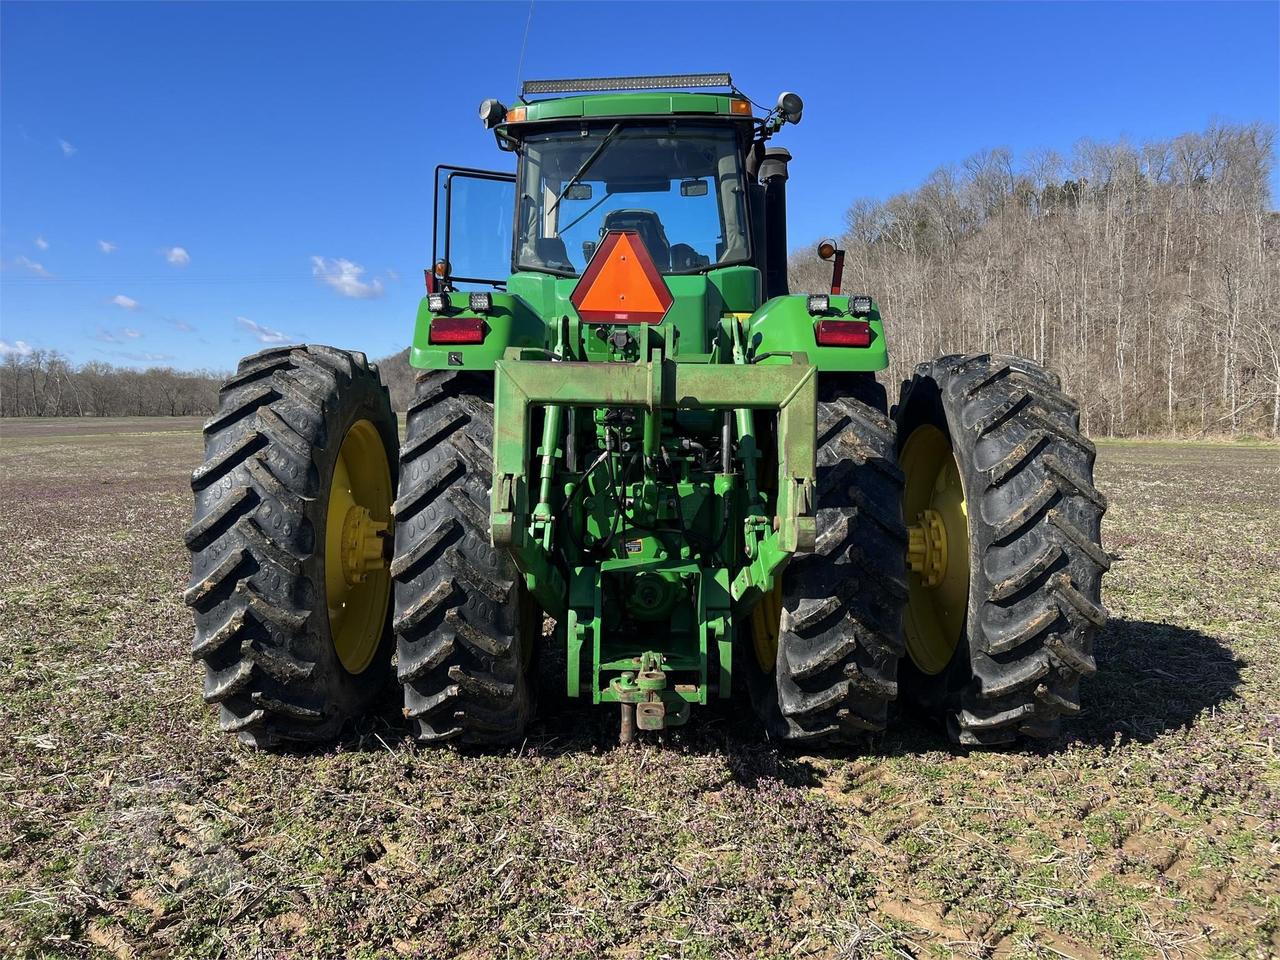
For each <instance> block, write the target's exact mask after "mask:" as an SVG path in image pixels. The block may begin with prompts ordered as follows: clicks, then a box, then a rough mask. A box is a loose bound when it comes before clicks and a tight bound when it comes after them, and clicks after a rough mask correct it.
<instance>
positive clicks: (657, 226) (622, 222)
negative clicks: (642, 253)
mask: <svg viewBox="0 0 1280 960" xmlns="http://www.w3.org/2000/svg"><path fill="white" fill-rule="evenodd" d="M610 230H634V231H636V233H638V234H640V239H641V240H643V241H644V245H645V247H646V248H647V249H648V251H649V256H651V257H653V262H654V263H655V264H657V266H658V270H659V272H661V273H666V272H667V271H669V270H670V269H671V244H669V243H668V242H667V231H666V230H664V229H663V227H662V221H661V220H659V219H658V215H657V214H656V213H655V212H654V211H652V210H612V211H610V212H609V213H607V214H606V215H605V218H604V223H603V224H601V226H600V236H601V237H603V236H604V235H605V234H606V233H608V232H609V231H610Z"/></svg>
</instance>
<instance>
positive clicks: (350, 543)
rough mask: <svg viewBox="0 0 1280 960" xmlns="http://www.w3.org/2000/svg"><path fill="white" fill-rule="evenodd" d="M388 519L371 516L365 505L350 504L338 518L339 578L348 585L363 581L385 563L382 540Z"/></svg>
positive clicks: (388, 525)
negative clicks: (384, 521) (340, 530)
mask: <svg viewBox="0 0 1280 960" xmlns="http://www.w3.org/2000/svg"><path fill="white" fill-rule="evenodd" d="M390 529H391V524H390V523H383V522H381V521H378V520H374V519H373V517H372V515H371V514H370V513H369V509H368V507H362V506H360V505H359V504H352V505H351V506H350V507H348V508H347V515H346V517H345V518H344V519H343V521H342V578H343V579H344V580H346V582H347V584H348V585H349V586H353V587H354V586H355V585H356V584H357V583H364V582H365V580H366V579H367V578H368V576H369V574H370V573H373V572H374V571H375V570H381V569H382V568H384V567H386V565H387V558H386V554H385V546H384V545H385V543H386V536H387V533H388V531H389V530H390Z"/></svg>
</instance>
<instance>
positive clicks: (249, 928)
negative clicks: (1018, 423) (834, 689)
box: [0, 420, 1280, 958]
mask: <svg viewBox="0 0 1280 960" xmlns="http://www.w3.org/2000/svg"><path fill="white" fill-rule="evenodd" d="M199 459H200V440H199V435H198V432H197V425H196V424H194V423H193V422H191V421H178V422H175V421H171V420H154V421H150V420H148V421H107V422H97V421H93V420H73V421H60V422H52V423H47V422H46V423H37V424H32V423H11V422H0V483H2V489H0V546H2V547H3V549H2V550H0V954H3V955H5V956H72V957H75V956H90V955H102V956H115V957H120V958H124V957H140V958H141V957H168V956H209V957H295V956H297V957H312V956H325V957H339V956H350V957H400V956H403V957H424V958H445V957H467V958H487V957H517V956H520V957H523V956H531V957H546V958H552V957H555V958H559V957H664V956H670V957H712V956H727V957H824V958H825V957H845V958H854V957H863V956H896V957H948V956H956V955H959V956H974V957H1005V956H1035V957H1095V956H1096V957H1171V958H1180V957H1240V956H1257V957H1265V956H1277V955H1280V763H1278V762H1277V756H1276V739H1277V735H1278V734H1280V448H1277V447H1275V446H1259V445H1239V444H1201V445H1192V444H1165V443H1107V444H1101V445H1100V457H1099V466H1098V479H1099V486H1100V487H1101V489H1102V490H1103V491H1104V492H1105V493H1106V494H1107V496H1108V497H1109V498H1110V501H1111V509H1110V511H1109V513H1108V514H1107V518H1106V521H1105V523H1104V535H1105V539H1106V545H1107V548H1108V549H1109V550H1111V551H1112V552H1113V553H1115V554H1118V555H1119V556H1120V558H1121V559H1120V560H1119V561H1118V562H1116V564H1115V566H1114V567H1113V572H1112V574H1111V575H1110V577H1109V579H1108V580H1107V581H1106V602H1107V605H1108V606H1109V608H1110V610H1111V614H1112V620H1111V622H1110V624H1109V625H1108V626H1107V628H1106V630H1105V631H1104V632H1103V634H1102V635H1101V637H1100V639H1099V642H1098V648H1097V659H1098V663H1099V673H1098V675H1097V676H1096V677H1095V678H1094V679H1093V681H1092V682H1089V683H1087V684H1086V686H1085V689H1084V713H1083V715H1082V716H1081V717H1080V718H1079V719H1077V720H1076V721H1075V722H1073V723H1071V724H1070V725H1069V733H1068V735H1067V736H1066V738H1065V739H1064V741H1063V742H1062V743H1060V744H1058V745H1056V746H1054V747H1053V748H1046V749H1024V750H1014V751H1006V752H998V753H971V754H970V753H965V752H962V751H958V750H953V749H952V748H950V747H949V746H948V744H947V742H946V741H945V739H944V738H943V737H942V736H941V735H940V733H939V732H938V731H935V730H933V729H931V728H929V727H926V726H922V725H920V724H919V723H918V722H915V721H910V720H902V721H900V722H899V723H898V725H897V726H896V727H895V728H894V729H893V730H892V731H891V732H890V733H889V734H887V735H885V736H883V737H880V738H878V739H876V740H875V741H873V742H871V743H869V744H868V745H867V747H866V748H865V749H864V750H862V751H860V752H856V753H850V754H847V755H830V754H828V755H804V754H792V753H786V752H779V751H778V750H776V749H775V748H774V747H773V746H772V745H770V744H769V743H767V742H763V740H762V739H761V737H760V735H759V733H758V732H757V730H756V729H755V727H754V726H753V725H752V724H751V723H749V722H746V721H744V720H741V719H735V718H734V717H732V716H730V715H723V714H722V715H717V714H714V713H710V712H708V713H705V714H702V715H699V716H696V717H695V723H694V724H693V725H692V726H691V727H690V728H689V729H688V730H687V731H685V732H680V733H677V734H673V735H669V736H667V737H666V739H665V740H664V741H663V742H662V743H661V744H657V743H650V744H646V745H644V746H642V747H640V748H638V749H634V750H619V749H615V748H614V747H613V746H612V740H613V738H614V737H615V736H616V729H615V723H616V718H615V717H614V715H613V714H612V712H611V711H605V712H599V713H597V712H593V711H590V710H587V711H582V712H576V713H572V714H568V715H560V716H555V717H549V718H543V719H541V720H540V721H539V722H538V723H537V724H536V725H535V727H534V728H533V731H532V733H531V735H530V737H529V739H528V741H527V742H526V743H525V744H524V745H523V746H522V747H521V748H520V749H519V750H518V751H511V752H508V753H502V754H497V755H480V756H460V755H458V754H456V753H452V752H436V751H431V750H426V749H419V748H416V747H415V746H413V745H412V744H411V743H410V742H408V740H407V739H406V735H405V728H404V726H403V724H402V722H401V721H400V719H399V717H398V714H397V710H396V706H397V705H396V704H395V702H394V701H393V700H392V701H389V702H388V706H387V709H386V711H385V713H384V715H382V716H378V717H371V718H369V719H368V720H366V721H365V722H364V723H363V724H362V725H361V726H360V727H359V728H358V729H357V730H355V731H353V732H352V734H351V736H350V737H349V738H348V739H347V740H346V741H345V742H343V743H341V744H340V745H337V746H334V747H331V748H329V749H326V750H321V751H316V752H311V753H305V754H289V755H272V754H255V753H250V752H246V751H245V750H243V749H240V748H238V747H237V746H236V744H235V743H234V742H232V741H231V740H229V739H228V738H227V737H226V736H224V735H222V734H220V733H219V732H218V731H217V728H216V724H215V722H214V718H213V716H212V714H211V712H210V711H209V710H208V709H207V708H206V707H205V705H204V704H203V703H202V702H201V699H200V696H199V689H200V683H199V675H198V672H197V670H196V668H195V666H193V665H192V663H191V662H190V659H189V655H188V646H189V643H190V635H191V622H190V618H189V616H188V614H187V611H186V609H185V608H184V607H183V605H182V599H181V598H182V591H183V588H184V587H185V586H186V585H187V558H186V554H185V552H184V549H183V546H182V541H181V534H182V531H183V529H184V527H185V526H186V524H187V523H188V519H189V512H190V499H189V491H188V489H187V477H188V475H189V473H190V471H191V469H192V467H193V466H195V465H196V463H197V462H198V461H199Z"/></svg>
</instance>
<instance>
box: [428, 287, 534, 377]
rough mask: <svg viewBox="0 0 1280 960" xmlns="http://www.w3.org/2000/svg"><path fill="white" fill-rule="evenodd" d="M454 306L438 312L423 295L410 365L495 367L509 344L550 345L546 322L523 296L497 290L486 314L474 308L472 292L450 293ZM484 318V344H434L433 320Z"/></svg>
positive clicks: (465, 368) (455, 367)
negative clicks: (433, 310) (470, 298)
mask: <svg viewBox="0 0 1280 960" xmlns="http://www.w3.org/2000/svg"><path fill="white" fill-rule="evenodd" d="M447 296H448V297H449V303H450V309H449V311H448V312H447V313H443V314H434V313H432V312H431V308H430V306H429V304H428V301H427V298H426V297H423V298H422V300H421V301H420V302H419V303H418V316H417V319H416V320H415V321H414V325H413V344H412V346H411V347H410V348H409V365H410V366H412V367H416V368H418V369H419V370H490V371H491V370H493V365H494V363H495V362H496V361H497V360H499V359H501V357H502V354H503V352H504V351H505V350H506V349H507V348H508V347H546V346H547V344H546V342H545V340H546V330H547V327H546V325H545V324H544V323H543V322H542V319H541V318H540V317H539V316H538V315H537V314H536V313H535V312H534V311H533V310H532V309H531V308H530V307H529V305H528V304H527V303H525V302H524V301H523V300H522V299H521V298H520V297H517V296H514V295H513V294H510V293H503V292H500V291H495V292H494V293H492V294H491V297H492V302H493V306H492V308H491V309H490V310H488V311H487V312H486V313H485V314H484V315H483V316H481V315H480V314H478V313H475V312H474V311H472V310H471V309H470V302H469V296H470V293H469V291H465V290H464V291H455V292H453V293H450V294H448V295H447ZM445 317H447V318H448V319H450V320H453V319H476V318H479V319H481V320H483V321H484V326H483V337H484V339H483V340H482V341H481V342H480V343H470V344H467V343H433V342H432V340H433V338H432V336H431V325H432V323H433V322H434V321H435V320H437V319H441V318H445Z"/></svg>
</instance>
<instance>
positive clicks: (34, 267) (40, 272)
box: [13, 256, 53, 280]
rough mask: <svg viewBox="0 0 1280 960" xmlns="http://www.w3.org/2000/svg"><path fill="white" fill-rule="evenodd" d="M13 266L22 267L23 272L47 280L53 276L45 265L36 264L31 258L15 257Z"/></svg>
mask: <svg viewBox="0 0 1280 960" xmlns="http://www.w3.org/2000/svg"><path fill="white" fill-rule="evenodd" d="M13 265H14V266H15V267H21V268H22V269H23V270H26V271H27V272H28V273H33V274H35V275H36V276H37V277H44V279H46V280H48V279H49V278H50V277H52V276H53V274H52V273H50V272H49V271H48V270H46V269H45V268H44V264H43V263H36V262H35V261H34V260H32V259H31V258H30V257H22V256H19V257H14V258H13Z"/></svg>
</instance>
